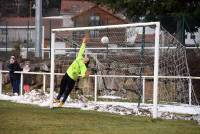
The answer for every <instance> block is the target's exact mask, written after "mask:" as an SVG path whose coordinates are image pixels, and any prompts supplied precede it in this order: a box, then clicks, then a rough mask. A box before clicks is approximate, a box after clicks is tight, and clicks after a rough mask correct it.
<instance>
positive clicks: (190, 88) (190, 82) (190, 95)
mask: <svg viewBox="0 0 200 134" xmlns="http://www.w3.org/2000/svg"><path fill="white" fill-rule="evenodd" d="M191 104H192V80H191V78H189V105H191Z"/></svg>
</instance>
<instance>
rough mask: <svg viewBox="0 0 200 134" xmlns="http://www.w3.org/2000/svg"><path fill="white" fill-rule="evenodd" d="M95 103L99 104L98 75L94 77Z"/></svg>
mask: <svg viewBox="0 0 200 134" xmlns="http://www.w3.org/2000/svg"><path fill="white" fill-rule="evenodd" d="M94 101H95V102H97V75H95V76H94Z"/></svg>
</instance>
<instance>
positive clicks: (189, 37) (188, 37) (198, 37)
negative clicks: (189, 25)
mask: <svg viewBox="0 0 200 134" xmlns="http://www.w3.org/2000/svg"><path fill="white" fill-rule="evenodd" d="M185 44H186V45H187V46H196V44H197V45H199V44H200V28H199V29H198V31H197V32H194V33H189V32H186V34H185Z"/></svg>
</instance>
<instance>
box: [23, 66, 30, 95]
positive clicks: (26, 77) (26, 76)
mask: <svg viewBox="0 0 200 134" xmlns="http://www.w3.org/2000/svg"><path fill="white" fill-rule="evenodd" d="M30 70H31V68H30V65H29V63H28V62H27V63H26V64H25V66H24V68H23V72H30ZM31 83H32V78H31V75H30V74H24V82H23V89H24V92H25V93H28V92H30V85H31Z"/></svg>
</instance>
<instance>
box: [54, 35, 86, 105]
mask: <svg viewBox="0 0 200 134" xmlns="http://www.w3.org/2000/svg"><path fill="white" fill-rule="evenodd" d="M87 40H88V38H87V37H84V38H83V40H82V44H81V47H80V50H79V53H78V56H77V57H76V59H75V60H74V61H73V63H72V64H71V65H70V66H69V68H68V69H67V71H66V73H65V75H64V76H63V78H62V80H61V84H60V91H59V94H58V96H57V98H56V99H55V100H54V102H58V103H60V104H59V105H58V106H59V107H62V106H63V105H64V103H65V101H66V100H67V97H68V96H69V94H70V92H71V91H72V89H73V88H74V85H75V82H76V81H77V79H78V76H79V75H81V76H82V78H85V77H88V76H89V74H90V73H89V71H87V67H88V64H89V62H90V60H89V58H84V57H83V55H84V51H85V47H86V43H87ZM62 95H64V96H63V99H62V101H60V98H61V96H62Z"/></svg>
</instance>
